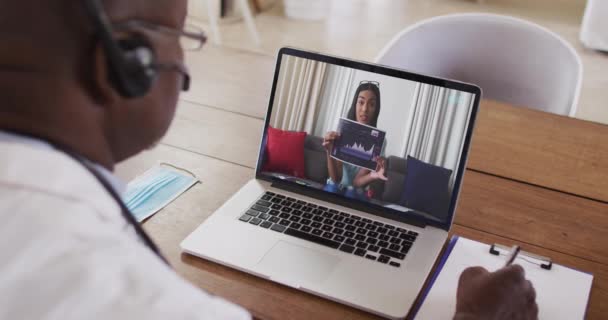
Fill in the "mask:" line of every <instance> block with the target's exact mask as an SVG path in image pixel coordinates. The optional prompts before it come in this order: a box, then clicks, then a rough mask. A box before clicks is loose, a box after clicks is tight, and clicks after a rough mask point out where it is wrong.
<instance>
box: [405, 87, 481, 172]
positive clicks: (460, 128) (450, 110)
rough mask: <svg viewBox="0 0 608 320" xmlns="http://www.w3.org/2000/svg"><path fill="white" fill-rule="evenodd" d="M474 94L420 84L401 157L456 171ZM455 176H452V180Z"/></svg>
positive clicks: (410, 115) (416, 91) (415, 93)
mask: <svg viewBox="0 0 608 320" xmlns="http://www.w3.org/2000/svg"><path fill="white" fill-rule="evenodd" d="M473 98H474V97H473V95H472V94H470V93H467V92H462V91H458V90H453V89H446V88H443V87H437V86H432V85H429V84H421V83H419V84H418V85H417V87H416V90H415V92H414V101H413V107H412V112H410V114H409V119H408V122H407V128H408V131H407V133H406V134H407V135H406V136H407V139H405V144H404V146H403V155H404V157H407V156H408V155H410V156H412V157H414V158H416V159H419V160H421V161H424V162H426V163H430V164H434V165H437V166H441V167H444V168H447V169H450V170H452V171H453V172H454V171H455V170H456V167H457V165H458V163H459V161H460V151H461V149H462V145H463V143H464V138H465V134H466V127H467V122H468V119H469V116H470V112H471V109H472V105H473V102H474V100H473ZM453 178H454V175H452V179H453Z"/></svg>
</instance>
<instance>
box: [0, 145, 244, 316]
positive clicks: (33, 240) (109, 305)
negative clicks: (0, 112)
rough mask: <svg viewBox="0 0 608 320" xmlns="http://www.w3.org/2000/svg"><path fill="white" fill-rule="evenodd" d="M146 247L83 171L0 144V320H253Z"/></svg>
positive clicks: (48, 152)
mask: <svg viewBox="0 0 608 320" xmlns="http://www.w3.org/2000/svg"><path fill="white" fill-rule="evenodd" d="M249 318H250V316H249V314H248V313H247V312H246V311H245V310H243V309H242V308H240V307H238V306H235V305H233V304H231V303H229V302H227V301H225V300H222V299H220V298H217V297H213V296H210V295H208V294H206V293H204V292H202V291H201V290H199V289H198V288H196V287H194V286H192V285H190V284H189V283H188V282H186V281H185V280H184V279H182V278H181V277H179V276H178V275H177V274H176V273H175V272H173V271H172V270H171V269H170V268H169V267H167V266H166V265H165V264H164V263H163V262H162V261H161V260H160V259H158V257H156V255H155V254H154V253H153V252H151V251H150V250H149V249H148V248H147V247H146V246H145V245H143V244H142V243H141V241H140V240H139V239H138V237H137V236H136V234H135V233H134V231H133V228H132V227H128V226H127V223H126V221H125V219H124V218H123V217H122V215H121V212H120V208H119V206H118V205H117V204H116V202H115V201H114V199H113V198H112V197H111V196H110V195H109V194H108V192H107V191H106V190H105V189H104V188H103V187H102V186H101V185H100V184H99V182H98V181H97V180H96V179H95V178H94V177H93V176H92V175H91V174H90V173H89V172H88V171H87V170H86V169H85V168H84V167H82V166H81V165H80V164H79V163H77V162H75V161H74V160H72V159H71V158H70V157H68V156H67V155H64V154H63V153H61V152H58V151H56V150H54V149H52V148H48V147H47V148H41V147H39V146H35V145H30V144H25V143H8V142H6V141H2V140H0V319H15V320H17V319H19V320H21V319H58V320H69V319H87V320H93V319H108V320H110V319H111V320H118V319H129V320H131V319H163V320H166V319H249Z"/></svg>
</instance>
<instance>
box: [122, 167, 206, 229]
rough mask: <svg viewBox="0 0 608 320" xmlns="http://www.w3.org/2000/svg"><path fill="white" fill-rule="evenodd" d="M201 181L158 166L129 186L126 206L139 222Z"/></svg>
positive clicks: (124, 198)
mask: <svg viewBox="0 0 608 320" xmlns="http://www.w3.org/2000/svg"><path fill="white" fill-rule="evenodd" d="M198 181H199V180H198V179H197V178H196V177H193V176H189V175H184V174H182V173H180V172H178V171H177V170H173V169H171V168H167V167H163V166H156V167H153V168H152V169H150V170H148V171H146V172H145V173H144V174H142V175H141V176H139V177H137V178H135V179H134V180H133V181H131V182H129V184H128V185H127V191H126V192H125V194H124V195H123V197H122V198H123V201H124V202H125V205H126V206H127V208H129V210H130V211H131V213H132V214H133V216H135V219H136V220H137V221H138V222H141V221H143V220H145V219H146V218H148V217H150V216H151V215H153V214H154V213H156V212H158V211H159V210H160V209H162V208H164V207H165V206H166V205H168V204H169V203H171V201H173V200H175V199H176V198H177V197H178V196H179V195H180V194H182V193H184V192H185V191H186V190H188V189H189V188H190V187H192V186H193V185H194V184H195V183H197V182H198Z"/></svg>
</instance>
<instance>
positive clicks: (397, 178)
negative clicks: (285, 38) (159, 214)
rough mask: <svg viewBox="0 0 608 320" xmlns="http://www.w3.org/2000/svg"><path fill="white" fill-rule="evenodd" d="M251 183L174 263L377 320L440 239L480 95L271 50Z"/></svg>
mask: <svg viewBox="0 0 608 320" xmlns="http://www.w3.org/2000/svg"><path fill="white" fill-rule="evenodd" d="M275 68H276V69H275V73H274V81H273V85H272V92H271V95H270V102H269V105H268V110H267V115H266V118H265V124H264V130H263V134H262V137H261V143H260V150H259V154H258V161H257V165H256V168H255V177H252V179H251V180H250V181H249V182H248V183H246V184H245V185H244V186H243V187H242V188H241V189H240V190H239V191H238V192H237V193H236V194H234V195H233V196H232V197H231V198H230V199H229V200H228V201H226V202H225V203H224V204H223V205H222V206H221V207H220V208H219V209H217V211H215V212H214V213H213V214H212V215H211V216H210V217H209V218H208V219H207V220H206V221H204V222H203V223H202V224H201V225H200V226H199V227H198V228H196V230H194V231H193V232H192V233H191V234H190V235H189V236H188V237H187V238H186V239H184V240H183V242H182V243H181V248H182V250H183V252H185V253H188V254H191V255H195V256H198V257H201V258H203V259H207V260H210V261H213V262H216V263H219V264H222V265H226V266H229V267H232V268H235V269H238V270H241V271H244V272H247V273H250V274H252V275H255V276H259V277H262V278H265V279H268V280H271V281H274V282H277V283H280V284H283V285H286V286H289V287H293V288H297V289H299V290H302V291H305V292H308V293H311V294H314V295H318V296H321V297H324V298H327V299H330V300H333V301H336V302H339V303H343V304H346V305H349V306H352V307H355V308H359V309H362V310H365V311H368V312H371V313H374V314H377V315H380V316H383V317H388V318H393V319H402V318H405V317H406V316H407V314H408V311H409V310H410V308H411V307H412V305H413V303H414V301H415V299H416V297H417V295H418V293H419V292H420V291H421V289H422V287H423V284H424V282H425V280H426V278H427V276H428V275H429V274H430V272H431V269H432V267H433V264H434V263H435V260H436V259H437V257H438V256H439V253H440V251H441V249H442V247H443V245H444V243H445V241H446V239H447V236H448V232H449V230H450V227H451V225H452V222H453V219H454V213H455V209H456V207H457V200H458V195H459V192H460V187H461V185H462V179H463V174H464V171H465V167H466V160H467V154H468V151H469V145H470V142H471V135H472V131H473V127H474V122H475V117H476V113H477V109H478V104H479V100H480V96H481V91H480V88H479V87H477V86H474V85H470V84H465V83H461V82H457V81H451V80H446V79H439V78H435V77H430V76H425V75H421V74H416V73H412V72H407V71H403V70H397V69H394V68H390V67H386V66H382V65H376V64H370V63H365V62H360V61H354V60H350V59H345V58H339V57H334V56H328V55H323V54H318V53H313V52H307V51H302V50H298V49H294V48H282V49H281V50H280V51H279V54H278V57H277V63H276V67H275Z"/></svg>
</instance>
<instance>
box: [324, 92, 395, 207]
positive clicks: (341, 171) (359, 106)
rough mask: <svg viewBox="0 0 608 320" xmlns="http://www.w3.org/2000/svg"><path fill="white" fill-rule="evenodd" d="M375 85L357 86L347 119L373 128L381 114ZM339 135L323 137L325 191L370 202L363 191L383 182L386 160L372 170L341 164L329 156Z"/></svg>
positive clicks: (333, 132) (378, 163)
mask: <svg viewBox="0 0 608 320" xmlns="http://www.w3.org/2000/svg"><path fill="white" fill-rule="evenodd" d="M378 85H379V84H378V82H372V81H362V82H361V83H359V86H358V87H357V90H356V91H355V96H354V97H353V103H352V105H351V107H350V109H349V111H348V115H347V118H348V119H349V120H353V121H356V122H359V123H361V124H365V125H368V126H372V127H376V125H377V122H378V116H379V115H380V88H379V86H378ZM338 137H339V133H337V132H335V131H329V132H327V133H326V134H325V137H324V138H323V147H325V150H326V151H327V171H328V175H329V178H328V179H327V184H326V185H325V188H324V190H326V191H330V192H340V193H344V195H346V196H347V197H350V198H357V199H362V200H367V199H369V196H368V193H367V192H366V191H367V190H366V188H367V187H368V186H369V184H370V183H372V182H374V181H376V180H386V177H385V176H384V171H385V163H386V161H385V159H384V158H383V157H377V158H376V159H375V161H376V163H377V167H376V170H375V171H371V170H368V169H365V168H361V167H358V166H355V165H352V164H349V163H343V162H341V161H339V160H336V159H334V158H332V157H331V155H330V154H331V150H332V148H333V146H334V141H335V140H336V138H338Z"/></svg>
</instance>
